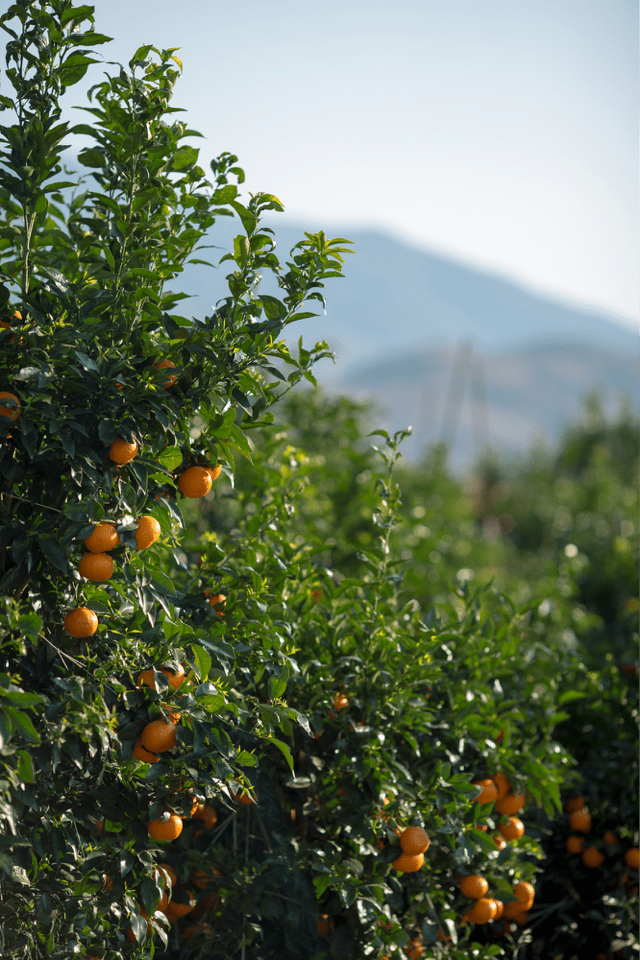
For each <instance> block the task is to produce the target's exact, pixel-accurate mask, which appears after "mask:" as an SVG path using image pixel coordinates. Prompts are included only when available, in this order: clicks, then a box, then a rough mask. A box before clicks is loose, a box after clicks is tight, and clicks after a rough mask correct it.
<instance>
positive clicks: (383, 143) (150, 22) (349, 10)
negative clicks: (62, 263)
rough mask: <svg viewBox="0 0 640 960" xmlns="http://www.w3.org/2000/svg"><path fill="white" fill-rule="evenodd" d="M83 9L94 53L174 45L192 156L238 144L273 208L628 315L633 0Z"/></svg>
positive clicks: (634, 258)
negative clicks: (97, 34)
mask: <svg viewBox="0 0 640 960" xmlns="http://www.w3.org/2000/svg"><path fill="white" fill-rule="evenodd" d="M95 6H96V26H97V29H98V30H100V31H102V32H104V33H107V34H109V35H110V36H113V37H114V38H115V40H114V42H113V43H112V44H110V45H108V46H104V47H102V48H101V52H102V55H103V56H104V57H105V58H106V59H113V60H120V61H125V60H127V59H128V58H129V57H130V56H131V54H132V53H133V51H134V50H135V48H136V47H137V46H138V45H139V44H142V43H150V42H153V43H154V44H155V45H156V46H163V47H169V46H171V47H180V48H181V50H180V53H179V56H180V57H181V59H182V60H183V62H184V78H183V79H182V80H181V81H180V83H179V85H178V87H177V93H176V98H175V101H176V103H177V104H178V105H180V106H183V107H186V108H187V109H188V115H187V116H188V121H189V125H190V126H192V127H195V128H196V129H199V130H200V131H201V132H202V133H204V134H205V135H206V137H207V140H205V141H201V142H200V144H201V148H202V154H201V156H202V159H203V160H204V161H208V159H209V158H210V157H211V156H214V155H215V154H217V153H220V152H222V151H223V150H231V151H233V152H234V153H237V154H238V156H239V157H240V161H241V164H242V165H243V166H244V168H245V170H246V172H247V188H248V190H251V191H258V190H265V191H268V192H272V193H275V194H276V195H277V196H279V197H280V199H281V200H282V201H283V203H284V204H285V206H286V209H287V214H286V216H287V219H295V220H296V221H302V222H303V224H304V225H305V226H306V228H307V229H318V228H319V227H323V226H324V227H326V228H327V229H328V230H329V232H332V231H333V232H335V228H337V227H339V228H340V230H341V231H342V232H343V233H344V232H346V233H347V235H348V228H349V226H351V227H355V226H360V227H361V226H363V225H371V226H376V227H380V228H383V229H385V230H387V231H389V232H392V233H394V234H396V235H398V236H400V237H403V238H405V239H409V240H411V241H412V242H414V243H415V244H416V245H419V246H422V247H426V248H430V249H433V250H436V251H440V252H444V253H449V254H452V255H454V256H455V257H456V258H458V259H462V260H465V261H469V262H471V263H473V264H476V265H481V266H485V267H488V268H490V269H491V270H492V271H495V272H498V273H502V274H504V275H507V276H509V277H512V278H514V279H518V280H521V281H523V282H525V283H526V284H527V285H529V286H533V287H535V288H537V289H538V290H542V291H546V292H549V293H553V294H556V295H559V296H561V297H563V298H564V299H570V300H573V301H574V302H577V303H580V304H584V305H590V306H594V307H597V308H604V309H605V310H607V311H609V312H612V313H614V314H617V315H619V316H621V317H627V318H632V317H636V316H637V315H638V271H639V268H638V260H639V230H638V215H637V210H638V186H637V169H638V140H637V119H636V118H637V106H638V104H637V101H638V12H637V4H636V2H635V0H535V2H531V0H394V2H393V3H391V0H384V2H382V0H323V2H322V3H310V2H303V0H234V2H233V3H228V2H224V3H223V2H220V0H96V2H95ZM99 73H100V68H99V67H95V68H94V69H93V72H91V73H90V77H91V82H96V81H97V80H98V79H99ZM88 85H89V84H88V83H87V84H86V86H88ZM76 90H77V88H76ZM74 97H77V93H74Z"/></svg>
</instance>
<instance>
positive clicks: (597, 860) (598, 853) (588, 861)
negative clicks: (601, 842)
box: [580, 847, 604, 870]
mask: <svg viewBox="0 0 640 960" xmlns="http://www.w3.org/2000/svg"><path fill="white" fill-rule="evenodd" d="M580 859H581V860H582V862H583V863H584V865H585V867H591V869H592V870H596V869H597V868H598V867H601V866H602V864H603V863H604V853H603V852H602V850H598V848H597V847H585V848H584V849H583V851H582V854H581V857H580Z"/></svg>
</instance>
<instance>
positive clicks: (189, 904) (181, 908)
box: [167, 821, 196, 920]
mask: <svg viewBox="0 0 640 960" xmlns="http://www.w3.org/2000/svg"><path fill="white" fill-rule="evenodd" d="M181 822H182V821H181ZM179 896H180V897H183V898H186V902H184V901H181V900H172V901H171V902H170V904H169V906H168V907H167V916H168V917H169V919H170V920H172V919H173V920H178V919H179V918H180V917H186V915H187V914H188V913H191V911H192V910H193V909H194V907H195V905H196V898H195V896H194V894H193V892H192V891H191V890H181V891H180V894H179ZM172 914H173V917H172Z"/></svg>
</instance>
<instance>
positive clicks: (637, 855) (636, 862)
mask: <svg viewBox="0 0 640 960" xmlns="http://www.w3.org/2000/svg"><path fill="white" fill-rule="evenodd" d="M624 862H625V863H626V865H627V866H628V867H631V869H632V870H637V869H638V867H639V866H640V848H639V847H631V848H630V849H629V850H627V852H626V853H625V855H624Z"/></svg>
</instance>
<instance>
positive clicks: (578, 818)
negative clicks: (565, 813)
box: [569, 807, 591, 833]
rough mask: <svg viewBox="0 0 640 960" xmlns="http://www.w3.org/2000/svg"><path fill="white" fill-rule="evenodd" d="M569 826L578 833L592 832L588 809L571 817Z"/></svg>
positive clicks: (578, 811) (577, 811)
mask: <svg viewBox="0 0 640 960" xmlns="http://www.w3.org/2000/svg"><path fill="white" fill-rule="evenodd" d="M569 826H570V827H571V829H572V830H576V831H577V832H578V833H589V832H590V830H591V814H590V813H589V811H588V810H587V809H586V808H584V807H583V808H582V810H576V811H575V813H572V814H571V816H570V817H569Z"/></svg>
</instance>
